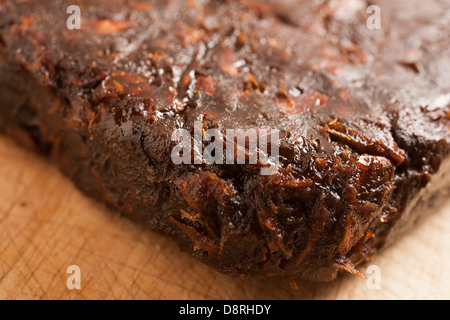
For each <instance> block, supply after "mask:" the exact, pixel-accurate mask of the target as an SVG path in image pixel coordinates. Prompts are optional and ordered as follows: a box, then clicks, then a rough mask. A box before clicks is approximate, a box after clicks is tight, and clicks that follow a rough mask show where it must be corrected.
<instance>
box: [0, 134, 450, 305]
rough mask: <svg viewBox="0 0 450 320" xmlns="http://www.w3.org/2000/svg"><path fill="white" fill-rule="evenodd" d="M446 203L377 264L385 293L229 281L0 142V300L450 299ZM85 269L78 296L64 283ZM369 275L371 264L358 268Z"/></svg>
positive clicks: (344, 286) (349, 279) (352, 283)
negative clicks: (74, 272) (74, 270)
mask: <svg viewBox="0 0 450 320" xmlns="http://www.w3.org/2000/svg"><path fill="white" fill-rule="evenodd" d="M449 261H450V203H448V204H447V205H445V206H443V207H442V208H441V209H440V210H439V212H436V213H435V214H433V215H430V217H427V218H426V220H425V222H424V223H423V224H422V225H420V226H419V227H418V228H417V229H415V230H412V231H411V232H410V233H408V234H407V235H406V236H405V237H403V238H402V239H401V240H400V241H399V242H398V243H396V244H395V245H394V246H392V247H390V248H388V249H387V250H385V251H383V252H382V253H380V254H379V255H378V256H377V257H376V258H375V259H374V260H373V261H372V262H371V264H374V265H377V266H378V267H379V268H380V271H381V289H379V290H377V289H369V288H368V286H367V281H366V280H363V279H360V278H356V277H354V276H351V275H345V276H343V277H341V278H339V279H338V280H336V281H335V282H332V283H325V284H323V283H322V284H314V283H300V284H299V289H298V290H293V289H291V288H290V286H289V284H288V283H287V282H285V281H283V280H280V279H274V278H270V279H265V278H261V277H248V278H245V279H240V278H231V277H228V276H225V275H221V274H219V273H217V272H215V271H213V270H211V269H209V268H208V267H206V266H204V265H203V264H201V263H200V262H198V261H197V260H195V259H194V258H192V257H190V256H188V255H187V254H185V253H182V252H180V251H179V250H178V248H177V247H176V245H174V244H173V243H172V242H171V240H170V239H166V238H165V237H164V236H162V235H159V234H157V233H154V232H150V231H148V230H144V229H143V228H141V227H139V226H137V225H135V224H133V223H131V222H129V221H128V220H126V219H125V218H122V217H120V216H119V215H117V214H114V213H112V212H110V211H109V210H108V209H107V208H105V207H104V206H103V205H101V204H99V203H97V202H95V201H93V200H91V199H90V198H88V197H86V196H85V195H83V194H81V193H80V192H79V191H78V190H77V189H76V188H75V187H74V186H73V185H72V184H71V183H70V181H68V180H67V179H66V178H65V177H64V176H62V175H61V174H60V173H59V172H58V170H57V169H56V168H55V167H53V166H52V165H51V164H50V163H49V162H48V161H46V160H45V159H43V158H41V157H40V156H37V155H35V154H33V153H31V152H29V151H26V150H23V149H22V148H20V147H19V146H17V145H16V144H15V143H14V142H12V141H11V140H9V139H7V138H5V137H2V136H0V299H449V298H450V267H449ZM70 265H78V266H79V267H80V269H81V290H69V289H68V288H67V286H66V283H67V279H68V278H69V276H70V275H69V274H67V273H66V271H67V267H68V266H70ZM361 270H362V271H363V272H364V271H365V267H364V268H362V269H361Z"/></svg>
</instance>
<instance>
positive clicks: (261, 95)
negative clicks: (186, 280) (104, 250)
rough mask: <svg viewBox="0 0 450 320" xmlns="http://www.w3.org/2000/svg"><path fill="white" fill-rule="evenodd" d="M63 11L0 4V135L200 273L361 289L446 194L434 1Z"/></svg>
mask: <svg viewBox="0 0 450 320" xmlns="http://www.w3.org/2000/svg"><path fill="white" fill-rule="evenodd" d="M76 3H77V5H78V9H79V11H78V13H79V15H78V16H77V10H67V8H68V7H69V5H71V3H70V2H69V1H62V0H53V1H39V0H28V1H13V0H2V1H0V89H1V90H0V128H1V131H2V132H3V133H5V134H7V135H10V136H12V137H14V138H15V139H16V140H17V141H18V142H19V143H21V144H23V145H25V146H27V147H29V148H33V149H34V150H37V151H39V152H41V153H43V154H44V155H46V156H47V157H48V158H50V159H51V161H53V162H54V163H55V165H57V166H58V167H59V168H60V169H61V171H62V172H63V173H64V174H65V175H67V176H68V177H69V178H70V179H71V180H72V181H73V182H74V183H75V184H76V185H77V186H78V188H80V189H81V190H82V191H84V192H85V193H86V194H88V195H90V196H92V197H95V198H96V199H98V200H100V201H103V202H105V203H107V204H108V205H109V206H110V207H111V208H113V209H114V210H116V211H118V212H120V213H121V214H123V215H124V216H126V217H128V218H130V219H132V220H134V221H136V222H137V223H140V224H142V225H145V226H148V227H149V228H151V229H154V230H159V231H162V232H164V233H165V234H167V236H169V237H171V238H172V239H174V241H176V242H177V243H178V244H179V246H180V248H182V249H183V250H184V251H186V252H188V253H190V254H192V255H193V256H195V257H196V258H198V259H199V260H201V261H203V262H204V263H206V264H208V265H210V266H211V267H212V268H214V269H216V270H219V271H221V272H223V273H227V274H231V275H243V274H263V275H267V276H274V275H279V276H283V277H286V278H289V279H308V280H315V281H329V280H333V279H334V278H335V277H336V276H337V274H338V273H339V271H340V270H346V271H349V272H351V273H353V274H356V275H360V272H359V271H358V270H357V267H358V265H360V264H361V263H363V262H365V261H367V260H368V259H370V258H372V257H373V256H374V254H375V253H376V252H377V251H378V250H380V249H381V248H383V247H384V246H386V245H387V244H390V243H392V242H394V241H395V239H396V238H397V237H398V235H401V234H402V233H403V232H405V231H406V230H408V229H409V228H411V226H413V225H414V224H415V223H416V222H417V221H419V220H420V219H419V218H420V217H422V216H425V215H426V214H427V212H428V211H430V210H432V208H433V207H435V206H436V205H438V203H439V200H440V199H442V198H445V197H446V196H447V195H448V191H449V189H450V179H449V176H448V170H449V167H450V160H449V151H450V146H449V141H450V140H449V139H450V130H449V126H450V90H449V88H450V77H449V74H450V43H449V39H450V16H449V14H448V12H450V3H449V1H437V0H435V1H429V2H427V4H426V5H424V4H423V2H421V1H419V0H414V1H408V2H407V3H406V2H400V1H373V3H371V4H373V5H376V6H377V8H378V9H379V10H378V11H377V10H375V11H369V12H372V13H373V14H375V15H371V14H370V13H368V11H367V6H368V5H367V3H366V1H359V0H340V1H306V0H305V1H289V0H282V1H280V0H278V1H275V0H273V1H252V0H248V1H245V0H241V1H196V0H186V1H184V0H180V1H169V0H164V1H160V0H158V1H156V0H155V1H140V0H136V1H125V0H108V1H106V0H95V1H84V0H83V1H82V0H80V1H76ZM72 9H73V8H72ZM67 12H69V13H67ZM377 12H378V15H377V14H376V13H377ZM77 18H80V20H79V21H78V22H79V23H80V24H79V26H80V29H77V28H75V29H73V28H72V27H73V26H76V24H75V23H73V22H74V21H75V22H76V21H77V20H74V19H77ZM369 18H370V19H369ZM376 18H380V21H378V22H379V25H378V27H379V28H377V24H376V23H374V21H375V22H376V20H373V19H376ZM368 19H369V20H368ZM374 26H375V28H374ZM213 129H215V131H214V132H215V133H216V135H215V136H214V139H209V138H208V135H207V132H211V131H210V130H213ZM263 129H264V130H274V131H273V132H278V134H279V135H278V138H279V139H277V140H276V146H275V147H276V148H275V149H270V150H277V151H278V157H277V158H276V159H277V161H276V163H273V162H272V163H271V164H270V165H271V166H272V167H274V168H275V170H274V171H273V172H272V173H271V174H262V169H264V168H265V167H266V168H267V164H268V163H267V162H264V161H261V159H260V158H259V159H258V161H251V160H252V154H251V152H250V147H251V145H252V143H251V141H255V140H252V139H253V138H252V137H251V136H248V137H247V138H248V141H247V144H245V145H244V150H241V151H243V152H244V153H243V154H244V155H245V157H244V160H247V161H244V162H245V163H238V162H237V161H232V162H231V163H230V162H229V161H226V160H230V159H229V158H227V154H228V153H227V152H228V150H227V152H225V151H224V152H222V153H220V148H219V146H225V145H226V146H228V145H230V144H233V143H234V142H235V141H234V138H232V139H226V135H225V133H226V132H227V130H242V131H238V132H244V133H245V132H260V130H263ZM180 130H181V131H180ZM196 130H197V131H196ZM252 130H254V131H252ZM255 130H256V131H255ZM176 132H184V133H189V134H190V136H191V137H193V138H192V140H188V143H187V144H184V145H183V146H184V147H187V146H191V147H192V148H190V149H189V148H187V149H186V148H183V149H182V150H183V152H182V153H178V154H177V153H174V150H175V148H177V146H178V147H179V143H180V140H177V139H174V133H176ZM196 132H197V133H196ZM198 132H200V135H198ZM217 132H221V133H223V134H218V133H217ZM194 137H197V138H199V137H200V145H199V144H195V143H194V142H193V141H194ZM244 137H245V134H244ZM210 138H211V137H210ZM236 138H237V139H238V138H239V137H236ZM261 139H262V138H261V136H259V139H258V141H261ZM197 140H198V139H197ZM213 140H214V146H215V147H217V148H216V149H214V150H213V152H211V153H210V155H213V154H214V157H215V160H216V161H213V162H211V161H205V159H202V158H201V156H202V155H203V154H204V153H202V152H203V148H204V149H205V150H208V149H207V148H206V146H207V145H208V143H212V142H213ZM205 141H206V143H205ZM185 142H186V141H185ZM191 142H192V144H191ZM197 142H198V141H197ZM232 142H233V143H232ZM236 142H237V140H236ZM274 144H275V143H274V142H273V141H271V142H270V143H269V144H268V145H270V147H273V146H274ZM236 146H238V144H237V143H236ZM241 146H242V145H241ZM258 146H259V148H260V150H259V151H261V150H262V147H261V144H259V145H258ZM199 148H201V150H199ZM238 148H239V146H238ZM238 148H237V149H236V150H235V149H234V145H233V149H231V153H230V154H228V155H231V159H232V160H234V157H235V156H237V154H238ZM268 150H269V149H268ZM209 151H211V150H210V149H209ZM222 151H223V150H222ZM253 151H255V150H253ZM257 151H258V150H257ZM259 151H258V152H257V153H259V154H260V155H262V154H264V152H259ZM268 153H269V151H267V155H268ZM174 154H175V155H176V156H180V158H181V157H182V158H183V159H184V161H181V162H180V161H175V160H174ZM199 156H200V158H199ZM177 159H178V158H177ZM253 160H254V159H253Z"/></svg>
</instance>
